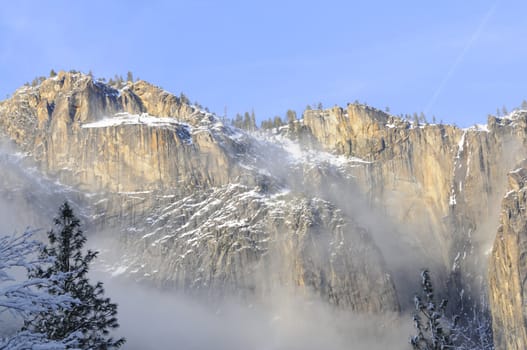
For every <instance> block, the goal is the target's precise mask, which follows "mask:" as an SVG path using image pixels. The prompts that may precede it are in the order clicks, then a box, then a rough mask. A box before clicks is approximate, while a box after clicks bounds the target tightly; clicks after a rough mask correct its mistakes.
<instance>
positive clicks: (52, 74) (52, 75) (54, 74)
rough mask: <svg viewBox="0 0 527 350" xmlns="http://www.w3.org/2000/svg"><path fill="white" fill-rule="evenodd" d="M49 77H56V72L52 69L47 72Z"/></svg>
mask: <svg viewBox="0 0 527 350" xmlns="http://www.w3.org/2000/svg"><path fill="white" fill-rule="evenodd" d="M49 76H50V78H53V77H56V76H57V72H55V70H54V69H53V68H52V69H51V70H50V71H49Z"/></svg>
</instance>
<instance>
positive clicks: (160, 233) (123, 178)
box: [0, 72, 399, 312]
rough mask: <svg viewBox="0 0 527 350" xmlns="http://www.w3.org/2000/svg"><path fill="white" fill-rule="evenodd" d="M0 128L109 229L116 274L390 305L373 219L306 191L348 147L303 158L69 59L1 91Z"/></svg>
mask: <svg viewBox="0 0 527 350" xmlns="http://www.w3.org/2000/svg"><path fill="white" fill-rule="evenodd" d="M0 127H1V128H2V132H3V133H4V134H5V135H6V136H7V138H8V139H11V140H12V141H13V142H14V143H15V145H16V147H17V150H18V151H19V152H22V154H23V155H24V156H25V157H26V159H27V160H31V161H33V162H34V164H35V168H36V169H38V171H39V172H40V174H41V175H42V177H43V178H45V179H47V181H48V180H49V181H51V182H56V186H58V187H59V188H66V189H67V190H65V191H64V193H63V196H62V197H65V198H69V199H70V200H73V201H75V202H77V203H79V208H80V209H79V210H81V211H82V214H84V215H83V216H84V220H85V221H86V225H87V226H88V227H89V228H90V229H91V231H96V232H99V233H100V235H98V236H99V237H100V236H106V237H114V238H116V239H118V241H119V245H118V248H119V249H116V248H115V247H112V248H111V251H109V252H108V253H109V254H103V257H104V259H103V260H105V261H106V262H107V267H108V269H109V270H110V272H111V273H113V274H114V275H125V276H128V277H132V278H134V279H136V280H140V281H143V282H145V283H154V284H156V285H158V286H161V287H165V288H177V289H180V290H185V291H188V292H189V293H194V294H196V293H199V294H204V295H208V296H211V297H217V296H232V295H238V296H240V297H242V298H249V297H255V296H256V297H259V298H266V297H267V296H270V295H272V294H273V291H274V290H276V289H281V290H282V289H287V290H289V291H291V292H293V293H295V294H300V295H305V296H306V297H315V298H320V299H322V300H325V301H327V302H330V303H332V304H334V305H337V306H339V307H343V308H349V309H352V310H356V311H362V312H384V311H397V310H398V309H399V302H398V298H397V294H396V289H395V286H394V282H393V279H392V277H391V274H390V270H389V269H388V268H387V267H386V264H385V261H384V259H383V257H382V254H381V252H380V250H379V248H378V247H377V245H376V244H375V242H374V240H373V239H372V238H371V235H370V233H369V232H368V230H366V229H365V228H364V227H363V226H361V224H360V223H359V222H358V221H357V220H355V218H354V217H353V216H351V215H349V213H348V212H347V211H343V210H341V209H340V208H339V207H338V206H337V205H336V204H335V203H332V202H331V201H329V200H327V199H324V198H321V197H319V196H317V195H316V193H315V192H316V191H312V189H315V188H317V187H320V186H319V185H320V184H321V183H323V182H324V181H325V179H324V176H323V175H324V174H326V173H328V174H331V176H333V177H334V178H336V179H340V180H341V181H347V179H348V175H349V174H348V172H347V169H346V164H347V163H348V160H347V159H346V158H345V157H341V158H339V157H337V156H334V155H330V154H326V153H324V154H322V153H320V154H319V153H316V154H315V155H316V156H317V157H318V158H316V159H315V160H311V159H304V158H302V156H300V158H299V157H298V152H293V151H291V150H290V148H291V147H293V148H294V147H296V145H292V144H291V142H290V141H288V140H282V143H273V142H271V141H269V140H267V139H265V137H263V136H261V137H259V138H255V137H253V136H251V135H248V134H246V133H244V132H241V131H239V130H236V129H233V128H231V127H229V126H226V125H224V124H223V123H222V122H221V121H220V120H218V119H217V118H216V117H215V116H213V115H211V114H210V113H206V112H204V111H201V110H199V109H198V108H196V107H194V106H191V105H188V104H187V103H186V101H184V100H181V99H180V98H178V97H175V96H173V95H171V94H169V93H167V92H165V91H163V90H162V89H160V88H158V87H155V86H153V85H150V84H148V83H146V82H143V81H139V82H135V83H128V84H126V85H123V86H121V87H120V88H119V89H115V88H113V87H110V86H108V85H106V84H104V83H102V82H96V81H94V80H93V79H92V78H91V77H89V76H86V75H82V74H73V73H64V72H61V73H59V75H58V76H56V77H54V78H50V79H47V80H45V81H44V82H42V83H41V84H40V85H38V86H36V87H24V88H21V89H19V90H17V91H16V92H15V94H14V95H13V97H12V98H11V99H9V100H7V101H4V102H2V104H1V105H0ZM328 160H329V161H328ZM360 164H362V163H360ZM364 164H365V163H364ZM308 184H309V186H307V185H308ZM43 186H44V187H46V186H47V185H45V184H44V185H43ZM59 197H60V196H59ZM31 208H33V209H31ZM23 210H24V211H30V210H34V211H37V210H38V208H37V206H34V207H32V206H31V203H29V204H27V205H26V206H24V208H23ZM101 249H102V250H103V251H104V250H105V246H104V245H103V246H101ZM117 251H118V252H119V253H117ZM112 257H113V258H115V259H113V260H112V259H111V258H112Z"/></svg>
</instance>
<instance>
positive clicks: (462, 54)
mask: <svg viewBox="0 0 527 350" xmlns="http://www.w3.org/2000/svg"><path fill="white" fill-rule="evenodd" d="M498 3H499V0H497V1H496V2H494V4H493V5H492V6H491V7H490V8H489V10H488V11H487V13H486V14H485V16H484V17H483V18H482V19H481V21H480V23H479V25H478V27H477V28H476V30H475V31H474V33H473V34H472V36H471V37H470V38H469V40H468V41H467V43H466V44H465V46H464V47H463V50H462V51H461V52H460V54H459V55H458V56H457V58H456V60H455V61H454V63H453V64H452V65H451V66H450V69H449V70H448V72H447V74H446V75H445V77H444V78H443V80H442V81H441V83H440V84H439V86H438V87H437V89H436V90H435V92H434V94H433V95H432V97H431V98H430V101H429V102H428V104H427V105H426V108H425V110H424V112H425V114H427V113H428V112H429V111H430V110H431V109H432V108H433V107H434V105H435V103H436V101H437V99H438V97H439V96H440V95H441V92H442V91H443V89H444V88H445V86H446V85H447V84H448V82H449V81H450V79H451V78H452V76H453V75H454V73H455V71H456V69H457V68H458V67H459V65H460V64H461V62H463V60H464V59H465V56H466V55H467V53H468V52H469V51H470V49H471V48H472V46H473V45H474V43H475V42H476V41H477V40H478V38H479V37H480V36H481V33H482V31H483V29H484V28H485V26H486V25H487V23H488V21H489V19H490V18H491V17H492V15H493V14H494V12H495V10H496V7H497V6H498Z"/></svg>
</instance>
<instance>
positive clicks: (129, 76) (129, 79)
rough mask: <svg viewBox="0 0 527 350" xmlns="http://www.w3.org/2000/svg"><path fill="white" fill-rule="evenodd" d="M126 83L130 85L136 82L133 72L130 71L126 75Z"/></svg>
mask: <svg viewBox="0 0 527 350" xmlns="http://www.w3.org/2000/svg"><path fill="white" fill-rule="evenodd" d="M126 81H127V82H130V83H133V82H134V75H133V74H132V72H130V71H128V73H126Z"/></svg>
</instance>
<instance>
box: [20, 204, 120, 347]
mask: <svg viewBox="0 0 527 350" xmlns="http://www.w3.org/2000/svg"><path fill="white" fill-rule="evenodd" d="M54 225H55V230H53V229H52V230H50V231H49V232H48V239H49V246H48V247H44V248H43V249H42V250H41V256H42V257H44V258H45V257H48V258H51V259H52V263H50V264H48V265H44V266H39V267H38V268H36V269H33V270H32V271H30V277H36V278H48V277H49V276H52V275H55V274H57V273H62V274H66V275H67V277H66V278H65V279H64V280H63V281H59V282H58V283H60V285H59V287H60V288H61V289H62V290H63V291H64V292H65V293H69V295H71V297H73V298H75V299H77V300H78V301H79V303H78V304H75V305H73V306H72V307H71V308H70V309H65V308H59V309H58V310H55V311H54V312H41V313H39V314H37V315H36V316H35V317H34V318H33V319H30V320H29V321H27V322H26V325H25V327H26V329H27V330H29V331H33V332H38V333H44V334H46V335H47V337H48V338H49V339H52V340H53V339H63V338H65V337H67V336H68V335H69V334H72V333H75V332H77V333H79V332H80V333H81V334H82V336H81V337H80V340H79V345H80V348H81V349H98V350H106V349H114V348H119V347H120V346H121V345H123V344H124V342H125V339H124V338H120V339H117V340H115V339H113V338H112V337H111V336H110V331H111V330H112V329H115V328H117V327H119V324H118V323H117V318H116V315H117V305H116V304H114V303H111V302H110V299H109V298H105V297H104V289H103V285H102V283H101V282H97V283H96V284H95V285H92V284H91V283H90V281H89V280H88V276H87V274H88V270H89V265H90V263H91V262H92V261H93V260H94V259H95V258H96V257H97V254H98V253H97V252H94V251H91V250H88V251H86V253H83V247H84V244H85V243H86V236H84V233H83V232H82V230H80V221H79V219H77V218H76V217H75V215H74V214H73V210H72V208H71V207H70V205H69V204H68V203H67V202H66V203H64V204H63V205H62V206H61V207H60V209H59V214H58V216H57V217H56V218H55V219H54Z"/></svg>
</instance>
